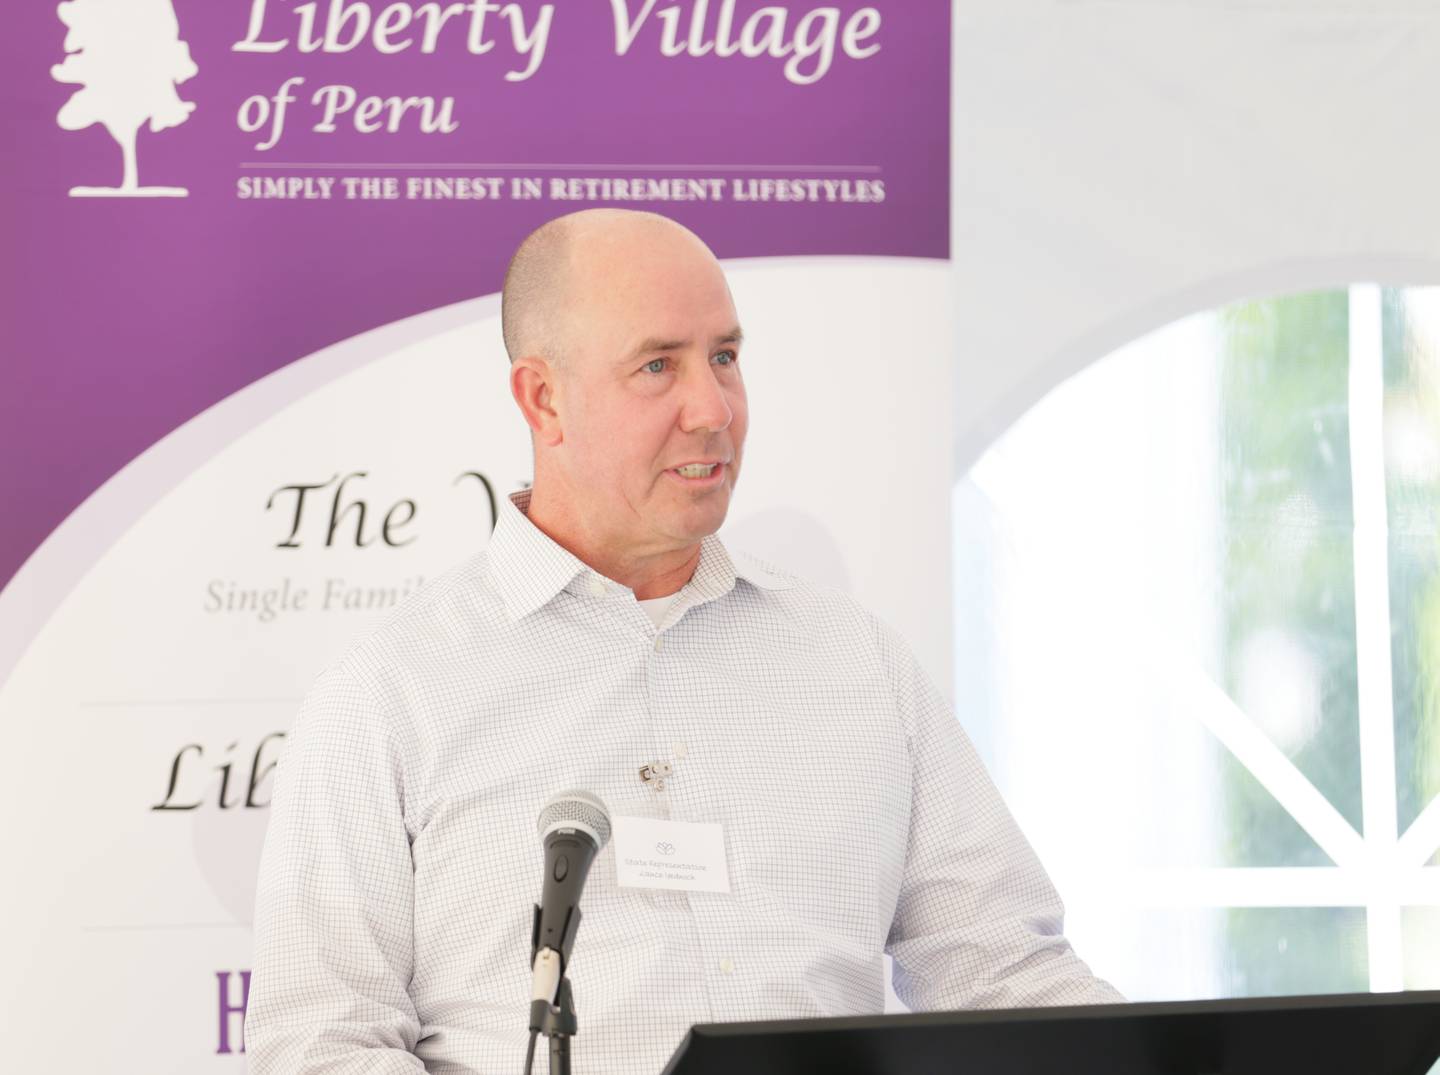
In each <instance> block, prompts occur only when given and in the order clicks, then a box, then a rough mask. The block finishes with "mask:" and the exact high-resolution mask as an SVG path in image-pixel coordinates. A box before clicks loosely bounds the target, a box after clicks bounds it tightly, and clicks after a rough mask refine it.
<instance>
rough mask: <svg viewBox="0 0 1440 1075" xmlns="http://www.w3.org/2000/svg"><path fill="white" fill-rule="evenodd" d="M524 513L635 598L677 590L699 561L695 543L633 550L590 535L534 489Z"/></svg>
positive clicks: (666, 593) (536, 526)
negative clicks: (676, 546)
mask: <svg viewBox="0 0 1440 1075" xmlns="http://www.w3.org/2000/svg"><path fill="white" fill-rule="evenodd" d="M526 515H527V517H528V518H529V520H530V522H531V523H532V524H533V525H534V526H535V528H536V529H537V530H539V531H540V532H541V533H542V534H544V535H545V536H546V537H548V538H549V539H550V540H551V541H553V542H555V544H557V545H559V546H560V547H561V548H562V549H564V550H565V551H566V552H568V553H570V554H571V555H572V556H574V557H575V558H576V559H577V560H580V561H581V562H582V563H584V564H585V566H587V567H589V568H592V569H593V570H595V571H598V572H599V573H600V574H602V575H604V576H605V577H606V578H608V579H614V580H615V581H616V582H618V583H620V584H621V585H624V586H628V587H630V589H631V590H633V591H634V592H635V599H636V600H637V601H648V600H649V599H650V598H652V597H668V596H669V595H670V594H673V593H678V592H679V590H680V588H681V587H682V586H684V585H685V584H686V583H687V582H689V581H690V579H691V577H692V576H693V575H694V574H695V568H696V566H697V565H698V564H699V563H700V544H699V542H696V543H695V544H694V545H689V546H686V547H684V548H680V549H663V550H659V551H655V552H636V551H633V550H626V549H622V548H620V547H619V544H618V543H617V542H613V541H607V540H605V539H604V538H602V537H599V536H598V535H591V534H589V533H588V532H587V531H586V530H585V528H584V527H583V526H582V525H580V522H579V520H578V519H575V518H573V517H572V516H571V514H570V513H569V512H567V511H566V510H564V508H563V506H562V505H560V504H557V503H556V501H555V499H553V498H551V497H547V496H544V495H543V494H542V493H540V491H539V490H538V489H537V490H534V491H532V492H531V494H530V508H529V511H527V512H526Z"/></svg>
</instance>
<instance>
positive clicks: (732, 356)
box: [715, 351, 740, 366]
mask: <svg viewBox="0 0 1440 1075" xmlns="http://www.w3.org/2000/svg"><path fill="white" fill-rule="evenodd" d="M721 359H724V360H725V361H723V362H720V360H721ZM739 360H740V356H739V355H737V354H736V353H735V352H734V351H721V352H719V353H718V354H717V355H716V356H715V361H716V362H720V365H722V366H733V365H735V363H736V362H738V361H739Z"/></svg>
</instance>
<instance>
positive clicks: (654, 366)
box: [645, 358, 665, 373]
mask: <svg viewBox="0 0 1440 1075" xmlns="http://www.w3.org/2000/svg"><path fill="white" fill-rule="evenodd" d="M645 371H646V372H647V373H664V372H665V360H664V359H663V358H656V359H652V360H651V361H649V362H647V363H645Z"/></svg>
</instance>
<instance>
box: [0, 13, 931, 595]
mask: <svg viewBox="0 0 1440 1075" xmlns="http://www.w3.org/2000/svg"><path fill="white" fill-rule="evenodd" d="M948 20H949V5H948V3H946V2H945V0H926V2H923V3H921V2H917V0H906V2H904V3H900V2H897V0H888V2H877V3H874V4H871V5H868V6H861V5H855V4H844V5H839V6H834V7H827V6H821V5H810V4H807V3H789V4H783V5H773V4H772V5H768V6H766V5H762V4H760V3H755V2H741V0H710V2H709V3H707V2H706V0H690V2H686V3H678V4H677V3H664V2H656V0H628V2H627V0H583V2H572V3H565V4H559V3H557V4H541V3H534V2H524V3H505V4H494V3H486V2H484V0H473V2H470V3H465V4H461V3H448V4H447V3H443V2H442V3H418V2H414V3H404V2H401V3H382V2H378V0H377V2H371V3H366V2H364V0H333V2H323V0H307V2H301V3H295V2H293V0H217V2H210V3H205V2H202V0H70V2H66V3H61V4H59V6H58V9H57V7H56V5H54V4H50V3H38V4H26V5H22V6H20V7H19V8H17V9H16V10H15V11H14V12H12V26H11V30H10V32H9V33H8V34H7V35H5V38H4V44H3V45H0V49H3V50H4V51H3V56H4V59H3V64H0V68H3V71H4V74H3V78H4V80H5V89H4V96H5V101H4V110H3V114H4V116H5V119H6V123H7V125H8V131H7V138H6V143H7V146H8V147H9V152H8V153H7V165H6V169H5V171H6V175H7V179H8V190H7V193H6V196H5V199H4V208H3V213H4V225H3V235H4V249H5V255H4V257H5V262H6V282H5V287H4V300H3V301H4V316H3V319H0V320H3V328H0V332H3V334H4V336H3V345H4V365H3V367H0V429H3V431H4V432H3V437H4V442H3V452H0V458H3V463H0V468H3V469H0V487H3V498H4V503H5V505H6V508H7V512H6V515H7V518H6V525H5V526H4V527H3V529H0V585H3V583H5V582H6V581H8V580H9V579H10V578H11V577H12V576H13V575H14V573H15V571H16V570H17V569H18V568H19V566H20V565H21V564H22V563H23V562H24V560H25V559H26V557H28V556H29V555H30V554H31V553H32V552H33V551H34V549H35V548H36V547H37V546H38V545H39V544H40V542H41V541H43V540H44V538H45V537H46V535H47V534H48V533H49V532H50V531H51V530H53V529H54V528H55V527H56V526H57V525H58V524H59V523H60V522H61V521H62V520H63V519H64V518H65V517H66V515H68V514H69V513H70V512H71V511H72V510H73V509H74V508H75V507H76V505H77V504H79V503H80V502H81V501H82V500H83V499H84V498H85V497H86V496H87V495H89V494H90V493H91V492H92V491H93V490H95V489H96V488H97V487H98V486H99V485H100V484H101V483H103V482H104V481H105V480H106V479H107V478H108V477H109V476H110V475H112V474H113V473H115V472H116V471H117V470H118V469H119V468H120V467H122V466H123V465H124V464H125V463H126V462H127V461H129V460H130V459H132V458H134V457H135V456H136V455H137V454H138V453H140V452H142V451H143V450H144V449H145V448H146V447H148V446H149V445H151V444H152V443H154V442H155V441H156V440H157V439H159V438H160V437H162V436H164V435H165V434H166V433H167V432H169V431H170V430H172V429H174V428H176V427H177V426H178V425H180V424H182V423H184V422H185V421H186V420H187V419H189V418H191V417H193V416H194V415H196V414H197V413H199V412H200V411H202V410H204V409H205V408H206V407H208V406H210V405H212V404H214V403H215V402H217V401H218V400H221V399H223V398H225V397H226V396H227V395H229V394H231V393H233V392H235V391H236V390H237V389H240V388H242V387H244V386H245V385H247V384H249V383H250V382H252V381H254V380H256V379H258V378H260V377H262V376H264V375H266V374H267V373H270V372H272V371H274V370H276V369H278V368H280V367H282V366H284V365H286V364H287V363H290V362H292V361H294V360H296V359H297V358H299V357H302V356H304V355H306V354H309V353H311V352H313V351H315V350H316V349H318V348H320V347H323V346H325V345H327V344H330V343H333V342H335V341H338V340H341V339H345V338H348V337H350V336H353V335H355V334H356V333H359V332H362V331H364V330H366V329H370V328H373V327H375V326H379V325H383V324H387V323H389V322H392V321H395V320H396V319H398V318H403V317H405V316H407V315H411V314H414V313H417V312H420V311H423V310H427V309H432V308H435V307H439V306H443V305H446V304H448V303H452V302H456V301H459V300H462V299H466V298H471V297H474V296H478V295H484V294H487V293H491V292H494V291H496V290H498V288H499V286H500V282H501V275H502V272H503V269H504V264H505V260H506V258H507V256H508V254H509V253H510V251H511V250H512V249H513V247H514V246H515V244H516V242H517V241H518V240H519V239H520V238H521V237H522V236H523V235H524V234H525V233H526V232H528V231H529V230H530V229H531V228H533V227H535V226H536V225H537V224H539V223H540V222H541V221H543V220H545V219H547V218H549V217H552V216H555V215H558V214H559V213H562V212H566V211H569V210H572V209H577V208H582V207H585V206H588V205H597V204H609V205H628V206H632V207H637V208H649V209H653V210H656V211H659V212H662V213H665V214H667V215H670V216H673V217H675V218H676V219H679V220H681V221H683V222H684V223H686V224H688V225H690V226H691V227H693V228H694V229H695V230H696V231H698V232H699V233H700V234H701V235H703V236H704V237H706V239H707V240H708V241H709V242H710V243H711V244H712V246H713V247H714V249H715V251H716V253H717V254H718V255H719V256H720V257H722V258H733V257H737V256H759V255H776V254H879V255H902V256H914V257H927V258H944V257H947V256H948V231H949V228H948V213H947V210H948V188H949V173H948V166H949V139H948V129H949V118H948V114H947V107H946V103H947V101H948V80H949V25H948Z"/></svg>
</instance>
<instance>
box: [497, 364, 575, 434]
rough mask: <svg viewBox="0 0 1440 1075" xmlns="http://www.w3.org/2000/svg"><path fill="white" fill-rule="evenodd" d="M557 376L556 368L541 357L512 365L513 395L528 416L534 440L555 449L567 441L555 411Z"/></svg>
mask: <svg viewBox="0 0 1440 1075" xmlns="http://www.w3.org/2000/svg"><path fill="white" fill-rule="evenodd" d="M557 386H558V377H557V372H556V370H555V367H554V366H552V365H551V364H550V363H549V362H547V361H545V359H543V358H541V357H540V356H539V355H529V356H526V357H525V358H517V359H516V360H515V361H514V362H512V363H511V364H510V394H511V395H512V396H514V397H515V402H516V403H517V404H519V406H520V413H521V414H523V415H524V416H525V424H526V425H528V426H529V427H530V431H531V432H532V433H533V434H534V435H535V440H536V442H537V443H539V444H543V445H545V446H546V447H548V448H553V447H555V445H557V444H559V443H560V442H561V441H562V440H564V439H565V434H564V430H562V429H561V427H560V414H559V412H558V411H557V410H556V409H555V395H556V393H555V390H556V388H557Z"/></svg>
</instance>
